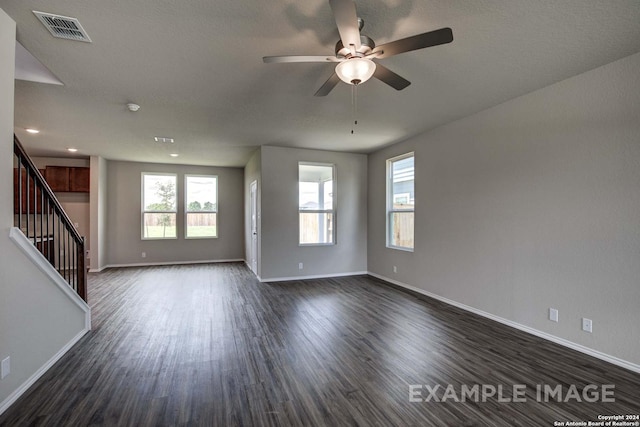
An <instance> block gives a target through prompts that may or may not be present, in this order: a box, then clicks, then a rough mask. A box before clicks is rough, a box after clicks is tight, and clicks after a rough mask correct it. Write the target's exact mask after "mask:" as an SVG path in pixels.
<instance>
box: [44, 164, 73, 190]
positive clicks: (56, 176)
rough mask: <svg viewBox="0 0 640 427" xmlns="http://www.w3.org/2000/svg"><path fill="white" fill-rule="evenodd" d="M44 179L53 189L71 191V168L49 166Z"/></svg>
mask: <svg viewBox="0 0 640 427" xmlns="http://www.w3.org/2000/svg"><path fill="white" fill-rule="evenodd" d="M44 179H45V180H46V181H47V184H49V187H51V189H52V190H53V191H69V168H67V167H61V166H47V168H46V169H45V172H44Z"/></svg>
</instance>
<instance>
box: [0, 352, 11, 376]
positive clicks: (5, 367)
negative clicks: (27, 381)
mask: <svg viewBox="0 0 640 427" xmlns="http://www.w3.org/2000/svg"><path fill="white" fill-rule="evenodd" d="M10 373H11V358H10V357H7V358H6V359H3V360H2V367H1V368H0V380H1V379H4V378H6V377H7V375H9V374H10Z"/></svg>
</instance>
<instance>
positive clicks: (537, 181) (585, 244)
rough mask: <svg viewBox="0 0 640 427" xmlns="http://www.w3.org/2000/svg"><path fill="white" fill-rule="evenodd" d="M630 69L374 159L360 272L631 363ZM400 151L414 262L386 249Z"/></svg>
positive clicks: (570, 84)
mask: <svg viewBox="0 0 640 427" xmlns="http://www.w3.org/2000/svg"><path fill="white" fill-rule="evenodd" d="M639 69H640V54H636V55H633V56H630V57H627V58H625V59H622V60H619V61H617V62H614V63H611V64H608V65H606V66H603V67H601V68H598V69H595V70H592V71H590V72H587V73H584V74H581V75H578V76H576V77H573V78H570V79H568V80H565V81H562V82H559V83H557V84H554V85H552V86H549V87H547V88H544V89H541V90H538V91H536V92H533V93H530V94H527V95H525V96H522V97H519V98H516V99H514V100H511V101H508V102H506V103H504V104H501V105H498V106H496V107H494V108H491V109H489V110H485V111H483V112H481V113H478V114H476V115H473V116H471V117H468V118H465V119H462V120H459V121H457V122H454V123H452V124H450V125H447V126H444V127H441V128H438V129H436V130H433V131H431V132H428V133H426V134H423V135H420V136H418V137H415V138H413V139H411V140H408V141H406V142H403V143H400V144H397V145H394V146H391V147H389V148H386V149H384V150H381V151H379V152H376V153H375V154H372V155H371V156H370V157H369V201H368V203H369V234H368V235H369V246H368V256H369V270H370V271H371V272H373V273H375V274H378V275H381V276H384V277H388V278H391V279H393V280H396V281H399V282H401V283H405V284H408V285H410V286H413V287H416V288H420V289H423V290H425V291H428V292H431V293H433V294H436V295H439V296H441V297H445V298H448V299H450V300H454V301H456V302H458V303H462V304H466V305H468V306H471V307H474V308H476V309H479V310H483V311H485V312H488V313H491V314H493V315H496V316H500V317H502V318H505V319H508V320H510V321H513V322H516V323H519V324H521V325H525V326H528V327H531V328H534V329H536V330H538V331H542V332H544V333H548V334H551V335H554V336H556V337H560V338H562V339H565V340H569V341H572V342H574V343H577V344H580V345H583V346H586V347H589V348H592V349H595V350H597V351H601V352H604V353H606V354H609V355H613V356H616V357H619V358H621V359H623V360H627V361H630V362H632V363H635V364H639V363H640V328H638V327H637V325H640V310H638V303H639V302H640V286H639V282H638V279H639V278H640V262H639V260H640V119H639V118H640V102H638V99H639V98H638V95H639V94H640V79H638V70H639ZM408 151H415V155H416V233H415V252H414V253H410V252H401V251H397V250H391V249H387V248H386V247H385V160H386V159H387V158H389V157H392V156H395V155H399V154H402V153H405V152H408ZM394 265H395V266H397V268H398V272H397V274H394V273H393V266H394ZM549 307H554V308H557V309H559V312H560V322H559V323H554V322H551V321H549V320H547V318H548V312H547V310H548V308H549ZM581 317H587V318H590V319H592V320H593V333H592V334H589V333H586V332H582V331H581Z"/></svg>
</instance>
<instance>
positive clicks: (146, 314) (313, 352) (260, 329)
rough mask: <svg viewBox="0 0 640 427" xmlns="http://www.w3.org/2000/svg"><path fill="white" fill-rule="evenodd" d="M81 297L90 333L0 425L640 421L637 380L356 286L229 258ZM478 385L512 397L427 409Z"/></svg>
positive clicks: (123, 279) (150, 274) (375, 286)
mask: <svg viewBox="0 0 640 427" xmlns="http://www.w3.org/2000/svg"><path fill="white" fill-rule="evenodd" d="M89 303H90V305H91V306H92V309H93V331H92V332H91V333H89V334H87V335H86V336H85V337H84V338H83V339H82V340H81V341H80V342H79V343H78V344H77V345H76V346H74V347H73V348H72V349H71V351H70V352H69V353H67V354H66V355H65V356H64V357H63V358H62V359H61V360H60V361H59V362H58V363H57V364H56V365H55V366H54V367H53V368H52V369H51V370H50V371H49V372H47V373H46V374H45V375H44V376H43V377H42V378H41V379H40V380H39V381H38V382H37V383H36V384H34V386H33V387H32V388H31V389H30V390H29V391H28V392H27V393H26V394H25V395H24V396H23V397H22V398H21V399H20V400H19V401H18V402H16V403H15V404H14V405H13V406H12V407H11V408H9V409H8V410H7V411H6V412H5V413H4V414H3V415H2V416H0V425H2V426H12V427H13V426H119V425H123V426H236V425H242V426H278V425H281V426H342V425H345V426H346V425H360V426H410V425H415V426H475V425H478V426H485V425H486V426H552V425H554V421H565V422H566V421H585V422H586V421H597V419H598V415H625V414H640V375H638V374H635V373H632V372H630V371H627V370H624V369H622V368H619V367H616V366H613V365H610V364H608V363H605V362H602V361H599V360H597V359H594V358H591V357H589V356H586V355H583V354H580V353H577V352H574V351H572V350H569V349H566V348H563V347H560V346H558V345H555V344H553V343H550V342H547V341H544V340H542V339H539V338H537V337H534V336H531V335H528V334H525V333H523V332H520V331H517V330H514V329H511V328H508V327H506V326H503V325H501V324H498V323H495V322H492V321H489V320H486V319H483V318H481V317H478V316H475V315H473V314H470V313H467V312H464V311H462V310H459V309H457V308H453V307H450V306H447V305H446V304H443V303H441V302H438V301H434V300H431V299H428V298H425V297H421V296H418V295H414V294H411V293H407V292H404V291H401V290H399V289H396V288H394V287H392V286H390V285H388V284H384V283H383V282H381V281H379V280H377V279H374V278H371V277H367V276H358V277H349V278H336V279H322V280H308V281H292V282H283V283H274V284H263V283H259V282H257V280H256V279H255V277H254V276H253V275H252V274H251V273H250V271H249V270H248V269H247V268H246V267H245V266H244V265H243V264H238V263H232V264H212V265H194V266H167V267H149V268H126V269H124V268H123V269H112V270H108V271H105V272H103V273H100V274H93V275H90V278H89ZM483 384H484V385H485V386H486V387H488V388H487V392H488V393H489V392H490V387H492V386H493V387H498V386H501V387H503V388H504V393H503V395H502V399H503V400H504V399H505V396H506V398H509V397H513V396H512V395H513V387H514V385H521V387H524V388H525V395H524V396H525V398H524V399H523V400H525V401H523V402H513V401H511V402H501V401H500V399H499V397H498V396H488V397H487V398H486V399H485V400H486V401H485V402H482V401H479V402H476V401H474V400H476V399H474V398H472V397H473V396H471V397H470V398H468V399H467V400H466V401H465V402H461V401H457V402H456V401H455V399H453V397H452V395H451V394H449V398H448V399H445V400H446V401H444V402H443V401H439V402H438V401H436V399H438V400H443V398H444V393H445V389H446V387H447V386H449V385H450V386H449V387H450V388H451V390H453V392H454V393H455V394H457V396H458V400H460V398H461V394H462V387H463V385H464V386H466V387H469V388H471V387H473V386H474V385H483ZM545 384H546V385H549V386H553V387H555V386H560V388H561V391H562V393H563V394H562V398H561V399H560V400H563V399H565V395H567V393H568V392H569V390H570V388H571V386H572V385H574V386H575V387H576V388H577V390H580V393H582V391H584V388H585V386H587V385H589V384H594V385H596V386H597V387H601V386H602V385H603V384H605V385H607V384H612V385H614V387H615V389H614V390H613V392H614V398H615V402H610V403H606V402H600V401H597V402H584V401H582V402H578V401H577V400H576V399H575V398H573V399H568V400H569V401H567V402H558V401H557V400H558V399H557V398H554V397H553V396H552V397H551V398H550V399H547V400H549V402H544V401H542V402H539V401H538V400H539V399H537V396H536V387H537V386H538V385H545ZM410 385H416V386H417V385H421V386H422V389H420V388H415V387H414V389H413V390H414V395H413V396H414V398H417V397H419V398H421V399H422V401H421V402H411V401H410V399H409V397H410ZM437 385H439V386H440V387H441V388H440V389H439V391H438V392H437V393H435V395H434V396H431V398H429V399H427V398H428V397H430V389H429V388H427V387H431V389H434V388H435V387H436V386H437ZM594 387H595V386H594ZM416 390H417V391H416ZM489 394H490V393H489ZM580 396H583V395H582V394H580ZM479 397H481V395H480V396H479ZM574 397H575V396H574ZM425 400H428V401H425ZM477 400H480V399H477ZM581 400H584V399H581Z"/></svg>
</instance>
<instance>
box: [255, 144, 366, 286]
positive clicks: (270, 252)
mask: <svg viewBox="0 0 640 427" xmlns="http://www.w3.org/2000/svg"><path fill="white" fill-rule="evenodd" d="M299 162H318V163H332V164H334V165H335V166H336V184H337V187H336V192H337V208H336V226H337V235H336V244H335V245H331V246H299V245H298V238H299V230H298V163H299ZM260 169H261V178H262V181H261V184H262V188H261V191H260V196H261V211H262V216H261V229H260V230H261V241H260V253H261V260H260V277H261V279H262V280H265V281H266V280H273V279H282V278H290V277H301V276H330V275H339V274H350V273H359V272H365V271H366V270H367V211H366V203H367V157H366V156H365V155H363V154H350V153H340V152H332V151H319V150H303V149H294V148H280V147H265V146H263V147H262V149H261V168H260ZM300 262H302V263H303V265H304V268H303V270H299V269H298V263H300Z"/></svg>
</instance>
